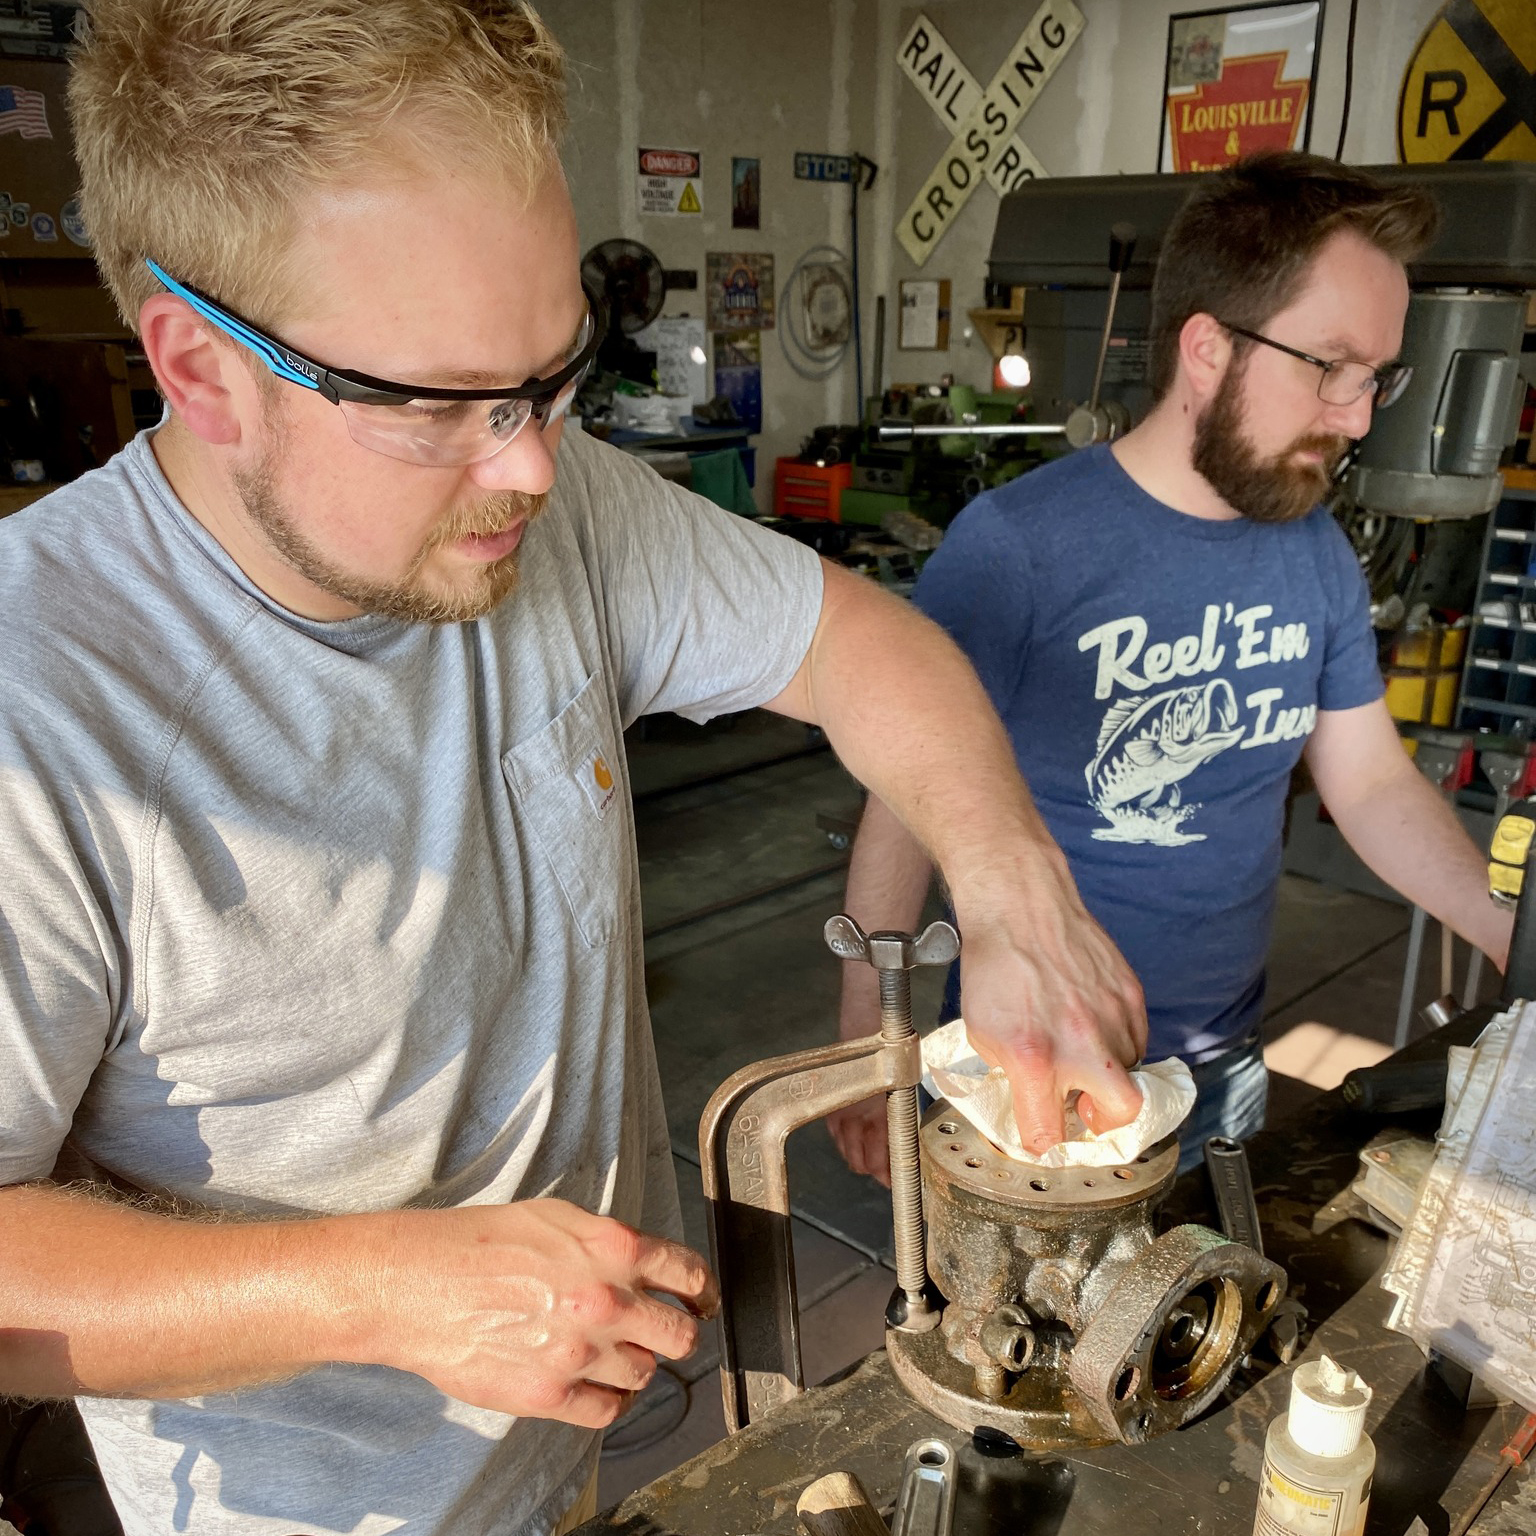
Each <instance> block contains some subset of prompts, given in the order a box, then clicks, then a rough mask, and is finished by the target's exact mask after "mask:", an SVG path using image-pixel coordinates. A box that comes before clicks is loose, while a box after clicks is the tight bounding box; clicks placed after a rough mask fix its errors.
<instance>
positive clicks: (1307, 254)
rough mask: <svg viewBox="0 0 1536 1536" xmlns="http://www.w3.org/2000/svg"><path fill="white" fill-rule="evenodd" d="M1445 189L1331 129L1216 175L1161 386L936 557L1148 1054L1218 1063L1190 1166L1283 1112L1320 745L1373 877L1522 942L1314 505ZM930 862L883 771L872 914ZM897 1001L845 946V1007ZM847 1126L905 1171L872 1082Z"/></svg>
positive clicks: (1341, 544) (870, 1153) (1164, 267)
mask: <svg viewBox="0 0 1536 1536" xmlns="http://www.w3.org/2000/svg"><path fill="white" fill-rule="evenodd" d="M1435 217H1436V216H1435V209H1434V206H1433V204H1432V203H1431V202H1430V201H1429V199H1428V198H1427V197H1425V196H1424V195H1423V194H1421V193H1419V192H1417V191H1414V190H1410V189H1405V188H1393V189H1388V188H1386V187H1384V186H1382V185H1381V184H1379V183H1378V182H1376V181H1374V180H1373V179H1372V178H1370V177H1368V176H1366V175H1364V174H1362V173H1361V172H1359V171H1358V170H1354V169H1352V168H1350V167H1347V166H1343V165H1339V164H1336V163H1335V162H1333V161H1331V160H1323V159H1319V158H1316V157H1313V156H1309V155H1301V154H1272V155H1268V156H1263V157H1258V158H1254V159H1252V160H1249V161H1247V162H1245V163H1243V164H1240V165H1238V166H1237V167H1235V168H1234V169H1232V170H1231V171H1229V172H1227V173H1224V174H1222V175H1220V176H1217V177H1214V178H1212V179H1210V180H1209V181H1207V182H1205V183H1203V184H1202V185H1201V186H1200V187H1199V188H1198V189H1197V190H1196V191H1195V192H1194V193H1193V194H1192V196H1191V197H1190V199H1189V201H1188V202H1187V203H1186V205H1185V206H1184V207H1183V208H1182V209H1181V211H1180V213H1179V214H1178V216H1177V218H1176V219H1175V221H1174V223H1173V225H1172V227H1171V228H1170V229H1169V231H1168V234H1167V237H1166V239H1165V241H1164V243H1163V247H1162V250H1161V253H1160V257H1159V261H1158V267H1157V273H1156V277H1155V280H1154V284H1153V290H1152V327H1151V328H1152V354H1151V377H1152V385H1153V391H1154V397H1155V403H1154V405H1153V408H1152V410H1151V412H1150V413H1149V414H1148V416H1147V417H1146V419H1145V420H1144V421H1142V422H1141V423H1140V425H1138V426H1137V427H1136V428H1135V429H1134V430H1133V431H1132V432H1130V433H1129V434H1128V435H1127V436H1126V437H1124V438H1122V439H1121V440H1120V441H1118V442H1116V443H1114V444H1112V445H1107V446H1101V447H1095V448H1090V449H1087V450H1085V451H1083V452H1080V453H1076V454H1072V455H1070V456H1068V457H1065V458H1062V459H1059V460H1057V461H1055V462H1054V463H1052V464H1049V465H1047V466H1045V467H1043V468H1041V469H1038V470H1036V471H1034V472H1033V473H1031V474H1028V475H1025V476H1022V477H1021V478H1020V479H1017V480H1015V481H1013V482H1012V483H1010V484H1009V485H1007V486H1005V487H1003V488H1002V489H1000V490H997V491H994V492H992V493H990V494H989V495H986V496H983V497H981V498H979V499H978V500H977V501H975V502H973V503H972V504H971V506H969V507H967V508H966V510H965V511H964V513H962V514H961V516H960V517H959V518H957V519H956V521H955V524H954V526H953V527H952V528H951V530H950V532H949V534H948V536H947V537H946V538H945V540H944V543H943V544H942V546H941V547H940V548H939V550H938V551H937V553H935V555H934V556H933V558H932V559H931V560H930V562H929V563H928V565H927V567H926V569H925V570H924V572H923V575H922V579H921V580H920V581H919V583H918V587H917V592H916V601H917V605H918V606H919V607H920V608H921V609H922V610H923V611H924V612H926V613H927V614H929V615H930V616H931V617H933V618H935V619H937V620H938V621H939V623H940V624H942V625H943V626H944V627H945V628H946V629H948V630H949V632H950V633H951V634H952V635H953V636H954V637H955V639H956V640H957V641H958V642H959V643H960V646H961V648H962V649H963V650H965V651H966V652H967V653H968V654H969V656H970V658H971V660H972V661H973V662H974V663H975V665H976V669H977V671H978V672H979V673H980V675H981V678H982V681H983V683H984V684H985V685H986V688H987V690H988V692H989V693H990V695H991V698H992V702H993V703H994V704H995V705H996V707H997V710H998V713H999V714H1000V715H1001V716H1002V718H1003V721H1004V723H1005V724H1006V726H1007V727H1008V730H1009V733H1010V735H1011V737H1012V741H1013V747H1014V753H1015V755H1016V757H1017V760H1018V763H1019V766H1020V768H1021V769H1022V770H1023V773H1024V777H1025V779H1026V781H1027V782H1028V783H1029V785H1030V788H1031V790H1032V792H1033V794H1034V796H1035V799H1036V802H1037V803H1038V805H1039V806H1040V810H1041V813H1042V815H1043V816H1044V817H1045V821H1046V824H1047V826H1048V827H1049V828H1050V830H1051V834H1052V836H1053V837H1055V839H1056V840H1057V842H1058V843H1059V844H1060V845H1061V847H1062V848H1063V849H1064V851H1065V852H1066V854H1067V857H1068V860H1069V862H1070V864H1071V867H1072V873H1073V875H1074V877H1075V878H1076V881H1077V884H1078V887H1079V889H1080V890H1081V891H1082V894H1083V898H1084V900H1085V901H1086V902H1087V905H1088V909H1089V911H1091V912H1092V913H1093V915H1094V916H1095V917H1096V918H1098V920H1099V922H1100V923H1102V924H1103V926H1104V928H1105V930H1106V931H1107V932H1108V933H1109V935H1110V936H1111V938H1113V939H1114V941H1115V943H1116V944H1117V945H1118V946H1119V948H1120V950H1121V952H1122V953H1123V954H1124V955H1125V957H1126V958H1127V959H1128V960H1129V961H1130V963H1131V965H1132V967H1133V968H1134V970H1135V971H1136V973H1137V976H1138V977H1139V979H1140V980H1141V983H1142V987H1143V989H1144V991H1145V994H1146V1001H1147V1014H1148V1022H1149V1029H1150V1048H1149V1054H1150V1055H1151V1056H1154V1057H1162V1056H1169V1055H1177V1056H1181V1057H1183V1058H1184V1059H1185V1060H1186V1061H1187V1062H1188V1063H1190V1065H1191V1067H1192V1069H1193V1072H1194V1076H1195V1081H1196V1086H1197V1089H1198V1097H1197V1100H1196V1106H1195V1109H1194V1111H1193V1113H1192V1117H1191V1123H1190V1124H1189V1125H1188V1126H1187V1127H1186V1129H1185V1132H1184V1158H1185V1164H1186V1166H1188V1164H1189V1162H1190V1161H1192V1160H1194V1159H1195V1158H1197V1157H1198V1156H1199V1155H1200V1150H1201V1145H1202V1142H1203V1141H1204V1139H1205V1137H1207V1136H1210V1135H1217V1134H1224V1135H1228V1136H1236V1137H1243V1136H1246V1135H1249V1134H1251V1133H1252V1132H1254V1131H1256V1130H1258V1129H1259V1128H1260V1127H1261V1126H1262V1124H1263V1118H1264V1105H1265V1095H1266V1089H1267V1079H1266V1074H1265V1068H1264V1060H1263V1054H1262V1049H1261V1044H1260V1039H1259V1022H1260V1017H1261V1012H1262V1005H1263V996H1264V958H1265V952H1266V949H1267V947H1268V941H1269V931H1270V924H1271V918H1272V915H1273V912H1274V906H1275V895H1276V889H1277V883H1278V880H1279V875H1280V868H1281V839H1282V824H1283V817H1284V808H1285V796H1286V786H1287V784H1288V782H1289V779H1290V775H1291V770H1292V768H1293V767H1295V765H1296V762H1297V760H1298V759H1299V758H1301V757H1302V756H1305V758H1306V761H1307V764H1308V766H1309V768H1310V769H1311V772H1312V776H1313V779H1314V780H1315V781H1316V784H1317V787H1318V790H1319V792H1320V794H1321V796H1322V800H1323V803H1324V805H1326V806H1327V808H1328V810H1329V812H1330V813H1331V815H1332V816H1333V819H1334V820H1335V821H1336V822H1337V824H1338V826H1339V828H1340V830H1341V831H1342V832H1343V833H1344V835H1345V837H1346V838H1347V839H1348V840H1349V842H1350V844H1351V846H1352V847H1353V848H1354V849H1355V850H1356V852H1357V853H1359V854H1360V856H1361V857H1362V858H1363V859H1364V860H1365V862H1366V863H1367V864H1368V865H1369V866H1370V867H1371V868H1372V869H1373V870H1374V871H1375V872H1376V873H1377V874H1378V875H1380V876H1381V877H1382V878H1383V879H1384V880H1385V881H1387V882H1388V883H1389V884H1390V885H1392V886H1394V887H1395V888H1396V889H1397V890H1399V891H1401V892H1402V893H1403V895H1405V896H1406V897H1408V899H1409V900H1410V901H1413V902H1416V903H1418V904H1419V905H1420V906H1422V907H1424V908H1426V909H1427V910H1428V911H1429V912H1430V913H1432V914H1433V915H1434V916H1435V917H1437V918H1439V919H1441V920H1442V921H1443V922H1446V923H1448V924H1450V925H1451V927H1453V928H1454V929H1455V930H1456V931H1457V932H1458V933H1460V934H1461V935H1462V936H1463V937H1464V938H1466V939H1468V940H1469V941H1470V942H1471V943H1473V944H1475V945H1476V946H1478V948H1480V949H1482V950H1483V951H1484V952H1485V953H1486V954H1488V955H1489V956H1490V957H1491V958H1492V959H1493V960H1494V961H1495V963H1497V964H1498V965H1499V966H1500V967H1501V968H1502V966H1503V963H1504V959H1505V956H1506V953H1507V950H1508V946H1509V931H1510V920H1509V918H1508V916H1507V915H1503V914H1501V913H1500V912H1499V911H1498V910H1497V909H1496V908H1495V907H1494V906H1493V905H1492V904H1491V903H1490V902H1489V900H1488V897H1487V891H1486V885H1485V875H1484V869H1483V861H1482V859H1481V857H1480V856H1479V854H1478V851H1477V850H1476V849H1475V848H1474V847H1473V845H1472V843H1471V841H1470V840H1469V839H1468V838H1467V836H1466V834H1465V833H1464V832H1463V831H1462V829H1461V826H1460V824H1459V823H1458V822H1457V821H1456V819H1455V817H1454V815H1453V814H1452V812H1451V811H1450V810H1449V809H1448V807H1447V806H1446V804H1445V802H1444V801H1443V800H1442V799H1441V797H1440V796H1439V795H1437V794H1436V793H1435V792H1434V791H1433V790H1432V789H1431V787H1430V786H1429V784H1428V782H1427V781H1426V780H1425V779H1424V778H1423V777H1422V776H1421V775H1420V774H1419V773H1418V772H1416V771H1415V769H1414V767H1413V764H1412V762H1411V761H1410V759H1409V758H1408V756H1407V755H1406V753H1405V752H1404V751H1403V747H1402V743H1401V742H1400V741H1399V739H1398V736H1397V732H1396V729H1395V728H1394V726H1393V724H1392V720H1391V718H1390V716H1389V715H1388V713H1387V709H1386V705H1385V704H1384V702H1383V700H1382V693H1383V688H1382V680H1381V676H1380V673H1379V671H1378V669H1377V664H1376V651H1375V646H1374V643H1373V640H1372V635H1371V628H1370V621H1369V614H1368V611H1367V598H1366V591H1365V586H1364V582H1363V580H1362V578H1361V574H1360V571H1359V568H1358V565H1357V563H1356V561H1355V558H1354V555H1353V553H1352V552H1351V550H1350V547H1349V544H1348V541H1347V540H1346V539H1345V537H1344V535H1343V533H1342V531H1341V530H1340V529H1339V527H1338V525H1337V524H1336V523H1335V522H1334V520H1333V519H1332V518H1331V517H1330V516H1329V514H1328V512H1327V510H1326V509H1325V508H1324V507H1323V506H1321V505H1319V503H1320V502H1321V501H1322V499H1323V498H1324V497H1325V496H1326V495H1327V493H1328V490H1329V486H1330V480H1331V474H1332V472H1333V471H1334V470H1335V468H1336V467H1337V465H1338V463H1339V461H1340V460H1341V458H1342V456H1343V455H1344V453H1345V452H1346V450H1347V448H1348V446H1349V443H1350V440H1351V439H1356V438H1361V437H1363V436H1364V435H1365V433H1366V432H1367V430H1368V429H1369V427H1370V424H1371V413H1372V410H1373V408H1374V409H1382V408H1386V407H1388V406H1390V403H1391V401H1392V399H1393V398H1395V396H1396V395H1397V394H1399V393H1400V392H1401V389H1402V386H1403V385H1404V384H1405V383H1406V376H1405V370H1404V369H1403V368H1401V367H1400V366H1398V365H1397V363H1396V362H1395V359H1396V358H1397V354H1398V350H1399V347H1400V346H1401V344H1402V335H1403V319H1404V316H1405V314H1406V312H1407V304H1408V283H1407V279H1406V276H1405V274H1404V263H1405V262H1407V261H1409V260H1411V259H1412V258H1413V256H1414V255H1415V254H1416V253H1417V252H1418V251H1419V250H1421V249H1422V248H1423V246H1424V245H1425V244H1426V243H1427V241H1428V240H1429V238H1430V236H1431V234H1432V233H1433V229H1434V225H1435ZM929 873H930V871H929V865H928V861H927V860H926V859H925V858H924V857H923V854H922V852H921V850H920V849H919V848H918V847H917V846H916V845H915V844H914V843H913V841H912V839H911V838H910V837H908V836H907V835H906V834H905V833H904V832H903V831H902V828H901V825H900V823H899V821H898V820H897V819H896V818H895V817H893V816H892V815H891V813H890V811H889V810H888V809H887V807H885V806H884V805H882V804H881V803H880V801H879V800H878V799H872V800H871V801H870V803H869V806H868V808H867V810H866V813H865V817H864V821H863V823H862V825H861V828H860V831H859V836H858V840H857V842H856V844H855V848H854V854H853V864H852V868H851V870H850V874H849V882H848V909H849V911H850V912H852V913H853V915H854V916H855V917H856V918H857V919H858V920H859V921H860V922H861V923H864V924H865V925H866V926H867V927H908V926H910V925H911V923H913V922H914V921H915V920H916V919H917V917H918V915H919V912H920V910H921V907H922V904H923V901H924V898H925V895H926V892H927V888H928V880H929ZM866 969H867V968H866ZM956 980H957V978H955V977H953V976H952V977H951V978H950V989H949V992H948V994H947V996H946V999H945V1007H946V1016H947V1017H954V1016H955V1014H956V1013H957V1012H958V1011H959V1004H960V998H959V997H958V995H957V988H956ZM967 1002H968V999H967ZM878 1012H879V1008H878V997H877V995H876V993H875V992H874V990H873V989H872V988H871V987H869V986H868V984H867V978H866V976H865V975H864V974H862V973H861V971H860V969H859V967H856V966H845V967H844V994H843V1015H842V1029H843V1033H844V1034H845V1036H856V1035H861V1034H867V1033H869V1032H870V1031H871V1030H872V1029H873V1028H875V1027H876V1026H877V1021H878ZM832 1128H833V1132H834V1135H835V1136H836V1137H837V1139H838V1142H839V1145H840V1147H841V1148H842V1151H843V1154H844V1156H845V1157H846V1158H847V1159H848V1160H849V1162H850V1163H851V1165H852V1166H853V1167H854V1168H856V1169H858V1170H859V1171H862V1172H868V1173H873V1174H876V1175H877V1176H883V1173H884V1168H885V1133H884V1120H883V1117H882V1113H881V1111H880V1110H879V1108H878V1107H874V1108H871V1107H870V1106H864V1105H860V1106H855V1108H853V1109H851V1110H848V1111H845V1112H844V1113H843V1114H842V1115H840V1116H838V1117H836V1118H835V1119H834V1121H833V1126H832Z"/></svg>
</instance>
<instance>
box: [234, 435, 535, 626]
mask: <svg viewBox="0 0 1536 1536" xmlns="http://www.w3.org/2000/svg"><path fill="white" fill-rule="evenodd" d="M275 425H276V424H275V423H269V426H273V427H275ZM280 442H281V433H280V432H277V431H274V432H273V435H272V437H271V439H270V440H269V444H268V446H267V448H266V449H265V450H264V451H263V453H262V455H261V457H260V459H259V460H258V461H257V462H256V464H254V465H253V466H250V467H246V468H242V469H238V470H236V471H235V472H234V473H233V475H232V476H231V479H232V480H233V483H234V487H235V490H236V492H237V493H238V495H239V496H240V499H241V501H242V502H243V503H244V505H245V510H246V511H247V512H248V513H249V514H250V517H251V521H252V522H254V523H255V524H256V526H257V527H258V528H260V529H261V531H262V533H264V534H265V535H266V537H267V539H268V541H269V542H270V543H271V545H272V546H273V548H274V549H276V550H277V552H278V553H279V554H280V555H281V556H282V557H283V558H284V559H285V560H286V561H287V562H288V564H289V565H291V566H292V567H293V568H294V570H296V571H297V572H298V573H299V574H300V575H301V576H303V577H305V578H306V579H307V580H308V581H310V582H312V583H313V584H314V585H315V586H317V587H319V588H320V589H321V591H323V592H328V593H330V594H331V596H333V597H339V598H341V599H342V600H343V601H344V602H348V603H351V604H352V605H353V606H354V607H355V608H357V609H358V610H360V611H361V612H363V613H373V614H381V615H383V616H384V617H386V618H391V619H402V620H404V621H406V622H407V623H412V624H461V623H464V622H465V621H466V620H469V619H478V618H480V617H481V616H482V615H484V614H487V613H489V612H490V611H491V610H492V609H493V608H494V607H496V605H497V604H498V603H500V602H501V601H502V600H503V599H504V598H506V597H508V596H509V595H510V594H511V592H512V590H513V588H514V587H516V586H517V577H518V554H519V551H520V547H521V546H519V549H514V550H512V551H511V553H510V554H506V555H503V556H502V557H501V558H500V559H499V560H493V561H489V562H487V563H486V564H485V565H484V566H481V567H479V568H478V569H473V570H472V571H471V572H470V573H468V574H467V575H466V578H465V581H464V584H463V585H461V586H457V587H453V588H444V587H433V586H428V585H425V584H423V582H422V580H421V571H422V567H423V566H425V565H426V563H427V561H428V559H429V558H430V557H431V556H432V554H433V553H434V552H435V551H436V550H438V549H441V548H442V547H443V546H444V545H445V544H453V543H455V542H457V541H458V540H459V539H464V538H468V537H470V536H471V535H473V534H480V535H492V534H497V533H501V532H502V531H503V530H505V529H506V528H508V527H509V526H510V525H511V524H512V523H514V522H516V521H517V520H518V519H520V518H522V519H526V520H527V521H529V522H531V521H532V520H533V519H534V518H536V517H537V516H538V515H539V513H540V512H541V511H543V508H544V502H545V500H546V497H545V496H543V495H538V496H532V495H528V494H527V493H526V492H523V491H501V492H498V493H496V494H495V495H492V496H489V497H487V498H486V499H485V500H484V501H482V502H479V503H478V504H477V505H475V506H473V507H455V508H454V509H453V510H452V511H451V512H450V513H449V515H448V517H447V519H446V520H445V521H444V522H443V523H442V525H441V526H440V527H438V528H436V529H435V530H434V531H433V533H432V535H431V536H430V537H429V538H428V539H427V541H426V543H424V544H423V545H422V547H421V549H420V550H419V551H418V552H417V554H416V557H415V558H414V559H413V560H412V561H411V564H410V567H409V569H408V570H407V571H406V573H405V575H404V576H403V577H401V578H400V580H399V581H369V580H368V579H367V578H366V577H362V576H352V575H349V574H348V573H347V572H346V571H343V570H341V569H340V568H339V567H338V566H336V565H333V564H332V563H331V561H330V560H328V559H327V558H326V557H325V555H323V554H322V553H321V552H320V551H319V550H318V549H316V548H315V546H314V544H313V543H311V542H310V540H309V538H308V537H307V535H306V534H305V533H304V531H303V528H302V527H301V526H300V523H299V520H298V518H296V517H295V516H294V515H293V513H292V512H291V511H290V509H289V506H288V504H287V502H286V501H284V499H283V497H282V494H281V493H280V491H279V490H278V483H277V464H278V458H279V454H280V451H281V450H280Z"/></svg>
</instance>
